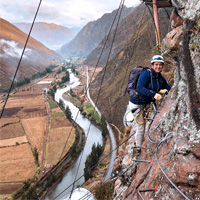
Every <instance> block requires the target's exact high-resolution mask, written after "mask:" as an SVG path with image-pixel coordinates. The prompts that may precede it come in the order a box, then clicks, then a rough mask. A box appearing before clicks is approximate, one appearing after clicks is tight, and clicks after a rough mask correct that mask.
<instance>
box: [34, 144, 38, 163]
mask: <svg viewBox="0 0 200 200" xmlns="http://www.w3.org/2000/svg"><path fill="white" fill-rule="evenodd" d="M33 156H34V158H35V162H36V164H37V165H38V166H39V160H38V151H37V148H36V147H35V148H34V150H33Z"/></svg>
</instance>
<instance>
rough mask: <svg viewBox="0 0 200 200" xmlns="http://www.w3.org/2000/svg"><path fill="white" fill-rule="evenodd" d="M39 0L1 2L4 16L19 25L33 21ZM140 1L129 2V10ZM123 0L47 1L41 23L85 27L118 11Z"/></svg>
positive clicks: (127, 2) (1, 15)
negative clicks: (107, 14) (106, 14)
mask: <svg viewBox="0 0 200 200" xmlns="http://www.w3.org/2000/svg"><path fill="white" fill-rule="evenodd" d="M39 2H40V1H39V0H28V1H27V0H6V1H5V0H0V17H2V18H4V19H5V20H7V21H9V22H11V23H16V22H29V23H31V22H32V21H33V18H34V15H35V12H36V10H37V6H38V4H39ZM138 2H139V0H134V3H133V0H126V1H125V5H126V6H127V7H131V6H134V5H135V4H137V3H138ZM119 4H120V0H118V1H116V0H103V1H102V0H73V1H72V0H43V1H42V3H41V6H40V10H39V13H38V16H37V18H36V21H37V22H47V23H55V24H60V25H66V26H68V27H69V28H70V27H83V26H84V25H85V24H86V23H88V22H89V21H93V20H96V19H98V18H100V17H101V16H102V15H103V14H104V13H108V12H112V11H113V10H115V9H117V8H118V6H119Z"/></svg>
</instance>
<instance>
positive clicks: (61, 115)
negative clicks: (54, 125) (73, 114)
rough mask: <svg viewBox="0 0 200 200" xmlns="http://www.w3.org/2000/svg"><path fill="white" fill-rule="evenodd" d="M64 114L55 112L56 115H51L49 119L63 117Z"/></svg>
mask: <svg viewBox="0 0 200 200" xmlns="http://www.w3.org/2000/svg"><path fill="white" fill-rule="evenodd" d="M64 116H65V114H64V113H63V112H56V113H51V114H50V118H52V117H64Z"/></svg>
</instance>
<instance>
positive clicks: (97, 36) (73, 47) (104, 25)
mask: <svg viewBox="0 0 200 200" xmlns="http://www.w3.org/2000/svg"><path fill="white" fill-rule="evenodd" d="M132 11H133V8H127V7H124V9H123V11H122V17H121V20H122V19H123V18H125V17H126V16H128V15H129V14H130V13H131V12H132ZM116 12H117V10H114V11H113V12H112V13H106V14H104V15H103V16H102V17H101V18H100V19H98V20H95V21H92V22H89V23H88V24H87V25H85V26H84V27H83V28H82V29H81V31H80V32H79V33H78V34H77V35H76V37H75V38H74V39H73V40H72V41H70V42H69V43H67V44H65V45H63V46H62V47H61V48H60V49H59V50H58V52H59V53H61V54H62V55H63V56H72V57H78V56H79V57H86V56H87V55H88V54H89V53H90V52H91V51H92V50H93V49H94V48H95V47H97V46H98V44H99V43H100V42H101V41H102V39H103V38H104V37H105V35H106V34H107V33H108V32H109V29H110V27H111V24H112V22H113V19H114V17H115V15H116ZM115 26H116V24H115Z"/></svg>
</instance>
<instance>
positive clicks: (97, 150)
mask: <svg viewBox="0 0 200 200" xmlns="http://www.w3.org/2000/svg"><path fill="white" fill-rule="evenodd" d="M102 153H103V147H102V146H101V145H100V144H97V146H96V145H95V144H93V145H92V151H91V153H90V154H89V155H88V157H87V159H86V161H85V168H84V177H85V181H87V180H88V179H89V178H92V177H93V175H92V172H93V171H94V166H95V165H96V164H97V162H98V160H99V158H100V156H101V154H102Z"/></svg>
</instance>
